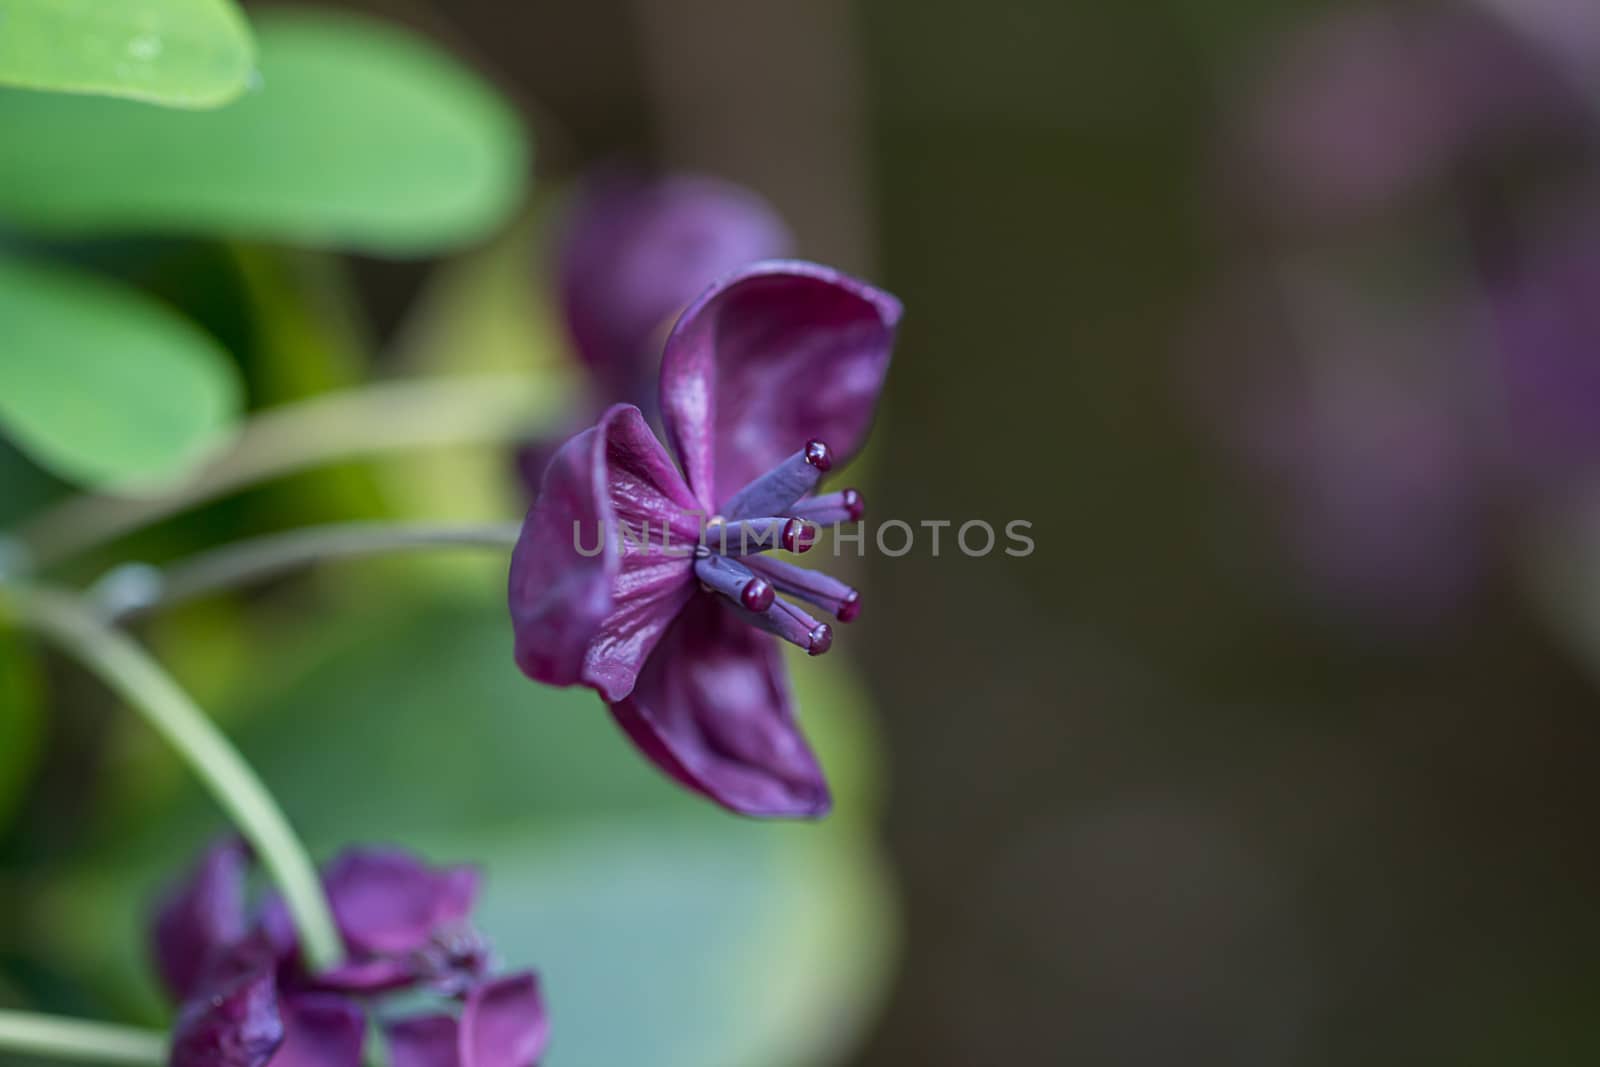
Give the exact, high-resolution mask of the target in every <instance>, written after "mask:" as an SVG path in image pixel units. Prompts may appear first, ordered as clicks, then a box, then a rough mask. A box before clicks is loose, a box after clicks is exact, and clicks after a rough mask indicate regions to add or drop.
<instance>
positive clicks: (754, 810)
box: [611, 596, 832, 818]
mask: <svg viewBox="0 0 1600 1067" xmlns="http://www.w3.org/2000/svg"><path fill="white" fill-rule="evenodd" d="M611 712H612V715H613V716H615V718H616V720H617V722H618V723H619V724H620V725H621V726H622V728H623V729H624V730H626V731H627V733H628V736H629V737H630V738H632V739H633V741H634V743H635V744H636V745H638V746H639V748H640V750H641V751H643V752H644V754H645V755H646V756H648V757H649V758H650V759H651V760H652V761H653V762H655V763H656V764H657V765H658V766H660V767H661V768H662V769H663V770H664V771H666V772H667V773H668V774H670V775H671V776H672V777H674V778H676V779H677V780H678V781H679V782H681V783H682V784H684V785H686V786H688V787H689V788H690V789H693V790H695V791H696V792H699V793H703V794H704V795H706V796H708V797H710V798H711V799H712V800H714V801H716V802H717V803H719V804H721V805H723V806H724V807H726V808H728V809H730V810H732V811H735V812H738V813H739V814H742V815H752V816H760V817H786V818H816V817H819V816H821V815H824V814H826V813H827V811H828V809H829V808H830V807H831V805H832V800H831V798H830V796H829V793H828V785H827V782H826V780H825V779H824V778H823V775H822V769H821V768H820V767H819V766H818V765H817V761H816V757H815V756H813V755H812V753H811V749H810V748H809V746H808V745H807V744H806V741H805V738H804V737H803V736H801V734H800V731H799V728H798V726H797V725H796V723H795V720H794V713H793V710H792V709H791V706H790V700H789V693H788V685H787V682H786V680H785V676H784V668H783V661H782V658H781V656H780V655H779V651H778V645H777V642H776V641H774V640H773V639H772V638H771V637H769V636H768V635H766V634H764V633H762V632H760V631H759V630H756V629H754V628H752V627H750V626H746V625H744V624H743V623H742V622H740V621H739V619H738V618H737V617H736V616H735V615H734V613H733V611H732V609H731V608H730V607H727V606H724V605H723V604H722V603H720V602H719V601H718V600H717V599H716V598H715V597H712V596H697V597H695V598H694V599H693V600H692V601H691V602H690V603H689V605H688V606H687V607H686V608H685V609H684V610H683V612H682V614H680V615H679V617H678V620H677V621H676V622H675V623H674V624H673V626H672V629H671V630H669V631H668V633H667V635H666V637H665V638H664V639H663V640H662V642H661V644H660V645H659V646H658V647H657V649H656V652H655V655H653V656H651V657H650V661H649V662H648V663H647V664H646V665H645V669H644V671H643V672H642V673H641V674H640V675H639V684H638V686H637V687H636V688H635V689H634V691H633V695H632V696H630V697H629V698H628V699H627V700H623V701H620V702H617V703H613V704H612V705H611Z"/></svg>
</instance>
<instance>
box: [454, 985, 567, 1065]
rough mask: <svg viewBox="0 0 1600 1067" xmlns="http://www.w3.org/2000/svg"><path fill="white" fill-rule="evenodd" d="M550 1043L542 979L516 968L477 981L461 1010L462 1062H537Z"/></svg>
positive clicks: (525, 1063)
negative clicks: (509, 972)
mask: <svg viewBox="0 0 1600 1067" xmlns="http://www.w3.org/2000/svg"><path fill="white" fill-rule="evenodd" d="M549 1043H550V1018H549V1016H548V1015H547V1014H546V1012H545V1008H544V997H543V995H542V994H541V993H540V991H539V979H538V977H537V976H535V975H533V974H531V973H523V974H513V975H508V976H506V977H504V978H497V979H495V980H494V981H492V982H486V983H484V984H483V985H481V986H478V987H477V988H476V989H474V990H473V991H472V992H471V993H470V994H468V996H467V1003H466V1006H465V1007H464V1008H463V1009H462V1012H461V1067H533V1065H534V1064H535V1063H537V1062H538V1060H539V1057H540V1056H543V1055H544V1050H545V1046H547V1045H548V1044H549Z"/></svg>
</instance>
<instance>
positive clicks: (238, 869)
mask: <svg viewBox="0 0 1600 1067" xmlns="http://www.w3.org/2000/svg"><path fill="white" fill-rule="evenodd" d="M249 873H250V849H249V847H248V846H247V845H246V844H245V843H244V842H243V841H241V840H239V839H238V838H236V837H234V838H227V839H225V840H223V841H219V842H217V843H216V844H214V845H212V846H211V847H210V848H209V849H207V850H206V852H205V854H204V855H203V856H201V857H200V861H199V862H198V863H197V864H195V867H194V869H193V870H192V871H191V872H190V873H189V876H188V878H187V880H186V881H185V882H184V883H183V884H182V885H181V886H178V887H177V888H176V889H175V890H174V891H173V892H172V893H171V895H169V896H168V897H167V898H166V900H165V901H164V902H163V903H162V905H161V908H160V910H159V911H158V912H157V914H156V919H155V924H154V929H153V931H152V934H153V937H152V940H153V942H154V944H153V949H154V953H155V960H156V969H157V970H158V971H160V973H161V980H162V981H163V982H165V983H166V986H167V989H168V991H170V992H171V993H172V995H173V997H174V998H175V999H177V1000H180V1001H181V1000H187V999H188V998H189V997H191V996H192V995H193V994H194V991H195V986H196V985H197V983H198V982H199V981H200V978H201V975H202V974H203V973H204V972H205V969H206V966H207V964H208V963H209V961H210V960H211V958H212V956H213V955H214V954H215V953H216V952H217V951H218V950H219V949H221V948H223V947H225V946H227V945H231V944H233V943H234V942H236V941H238V940H239V939H240V938H242V937H243V936H244V932H245V898H244V894H245V878H246V876H247V875H248V874H249Z"/></svg>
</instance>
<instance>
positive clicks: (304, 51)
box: [0, 10, 527, 255]
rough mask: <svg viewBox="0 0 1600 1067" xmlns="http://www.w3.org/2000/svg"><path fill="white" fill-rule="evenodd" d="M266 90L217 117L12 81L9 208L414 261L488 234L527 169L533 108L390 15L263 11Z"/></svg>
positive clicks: (5, 157)
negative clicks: (526, 129)
mask: <svg viewBox="0 0 1600 1067" xmlns="http://www.w3.org/2000/svg"><path fill="white" fill-rule="evenodd" d="M257 40H258V47H259V49H260V70H261V78H262V85H261V87H260V88H259V89H258V90H255V91H252V92H250V93H248V94H247V95H246V96H244V97H243V98H242V99H240V100H238V101H236V102H235V103H233V104H231V105H229V106H228V107H226V108H223V109H221V110H218V111H211V112H199V113H190V112H176V111H166V110H161V109H158V108H150V107H141V106H139V105H136V104H132V103H128V102H126V101H118V100H106V99H96V98H91V97H70V96H59V95H44V94H37V93H24V92H15V91H12V92H3V91H0V129H4V130H5V137H4V138H0V217H4V218H7V219H10V220H12V221H14V222H16V223H18V224H21V225H24V226H28V227H33V228H38V229H41V230H46V231H54V232H68V233H87V232H102V231H112V232H129V231H137V230H157V231H164V232H169V231H170V232H184V233H190V232H220V233H224V234H227V235H232V236H244V237H255V238H263V239H269V240H277V241H284V242H289V243H296V244H306V245H314V246H335V247H347V248H354V249H360V250H364V251H370V252H375V253H380V254H390V255H415V254H423V253H428V252H433V251H437V250H439V249H442V248H447V247H451V246H455V245H459V244H462V243H465V242H470V241H472V240H475V239H477V238H480V237H482V236H484V235H486V234H487V233H488V232H489V231H490V230H492V229H493V228H494V227H495V226H497V225H499V224H500V223H501V222H502V221H504V220H505V219H506V218H507V217H508V216H509V215H510V213H511V212H512V211H513V210H515V208H516V206H517V204H518V202H519V201H520V199H521V196H522V191H523V184H524V180H525V177H526V172H527V146H526V144H525V141H524V137H523V133H522V129H521V126H520V123H519V121H518V119H517V116H516V115H515V114H514V113H513V112H512V111H511V109H510V108H509V107H508V106H507V105H506V104H505V103H504V102H503V101H502V100H501V99H500V98H499V97H498V96H497V95H496V94H495V93H494V92H493V91H492V90H491V89H490V88H489V87H488V86H487V85H485V84H484V82H483V81H482V80H481V79H479V78H478V77H477V76H476V75H475V74H473V73H472V72H470V71H468V70H467V69H466V68H464V67H462V66H461V65H460V64H459V63H457V62H456V61H454V60H453V59H451V58H449V57H448V56H446V55H444V54H443V53H442V52H440V51H439V50H438V49H436V48H434V47H433V46H432V45H431V44H429V43H428V42H426V41H424V40H422V39H420V38H418V37H415V36H413V35H412V34H410V33H407V32H405V31H402V30H400V29H397V28H395V27H393V26H390V25H388V24H386V23H382V22H378V21H375V20H372V19H367V18H360V17H356V16H351V15H343V14H339V15H336V14H333V13H329V12H314V11H305V10H289V11H276V12H268V13H263V14H262V15H261V16H260V17H259V18H258V19H257Z"/></svg>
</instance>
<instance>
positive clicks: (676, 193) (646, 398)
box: [517, 171, 793, 489]
mask: <svg viewBox="0 0 1600 1067" xmlns="http://www.w3.org/2000/svg"><path fill="white" fill-rule="evenodd" d="M792 246H793V238H792V237H791V236H790V233H789V230H788V228H787V227H786V226H785V225H784V223H783V219H782V218H780V217H779V216H778V213H777V212H776V211H775V210H773V208H772V206H771V205H770V204H768V203H767V202H766V201H765V200H763V199H762V198H761V197H760V196H758V195H756V194H755V193H754V192H752V191H751V190H749V189H745V188H743V187H742V186H738V185H735V184H733V183H732V182H726V181H722V180H720V179H717V178H712V177H708V176H704V175H698V174H673V175H666V176H660V177H656V176H648V175H642V174H635V173H631V172H627V171H604V172H601V173H599V174H596V175H594V176H592V177H590V178H589V179H588V180H587V181H585V182H584V183H583V184H582V185H581V186H580V187H579V189H578V191H577V193H576V194H575V195H574V196H573V198H572V202H571V204H570V206H569V208H568V210H567V212H566V217H565V218H564V220H563V223H562V225H561V228H560V232H559V239H558V243H557V247H556V250H555V268H556V287H557V295H558V297H559V302H560V308H561V313H562V317H563V319H564V320H565V323H566V327H567V333H568V335H569V336H570V337H571V339H572V347H573V350H574V351H575V352H576V354H577V356H578V361H579V363H580V364H581V365H582V367H583V369H584V370H585V371H586V372H587V373H586V379H587V381H586V386H585V389H584V396H583V397H582V398H581V399H580V401H579V406H580V409H581V410H582V411H583V416H582V417H581V418H578V419H575V420H574V421H573V422H572V423H571V424H570V425H571V426H572V428H573V429H578V428H580V427H582V426H584V425H587V424H589V423H591V422H592V421H593V420H594V418H595V417H597V416H598V415H599V413H600V412H601V411H602V410H603V409H604V407H605V406H606V405H608V404H611V403H613V402H616V401H626V402H628V403H633V404H638V405H639V406H640V407H641V408H643V409H644V410H645V411H646V412H647V413H649V414H652V415H653V414H654V407H655V396H654V392H655V381H656V371H657V366H658V361H659V359H660V356H661V339H662V337H663V336H664V335H665V334H666V331H667V328H668V327H669V326H670V325H671V323H672V320H673V319H674V318H676V317H677V315H678V314H679V313H680V312H681V311H683V309H684V308H685V307H687V306H688V304H689V301H691V300H693V299H694V298H695V297H697V296H699V295H700V293H701V292H702V291H703V290H704V289H705V288H706V286H708V285H710V284H711V283H712V282H714V281H716V280H717V279H718V278H720V277H722V276H723V275H724V274H727V273H729V272H730V271H734V270H737V269H738V268H740V267H743V266H746V265H748V264H750V263H755V262H758V261H761V260H768V259H773V258H776V257H780V256H786V255H788V254H789V253H790V250H791V248H792ZM558 444H559V439H557V440H556V441H554V442H552V441H549V440H542V441H536V442H532V443H530V444H528V445H527V446H525V447H524V448H523V449H521V450H520V451H519V453H518V457H517V458H518V463H519V465H520V467H521V468H522V473H523V478H524V480H525V481H526V482H527V483H528V485H529V487H530V488H534V489H537V488H538V484H539V477H540V476H541V475H542V474H543V472H544V468H545V465H546V463H548V461H549V459H550V457H551V456H552V455H553V454H554V451H555V448H556V446H557V445H558Z"/></svg>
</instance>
